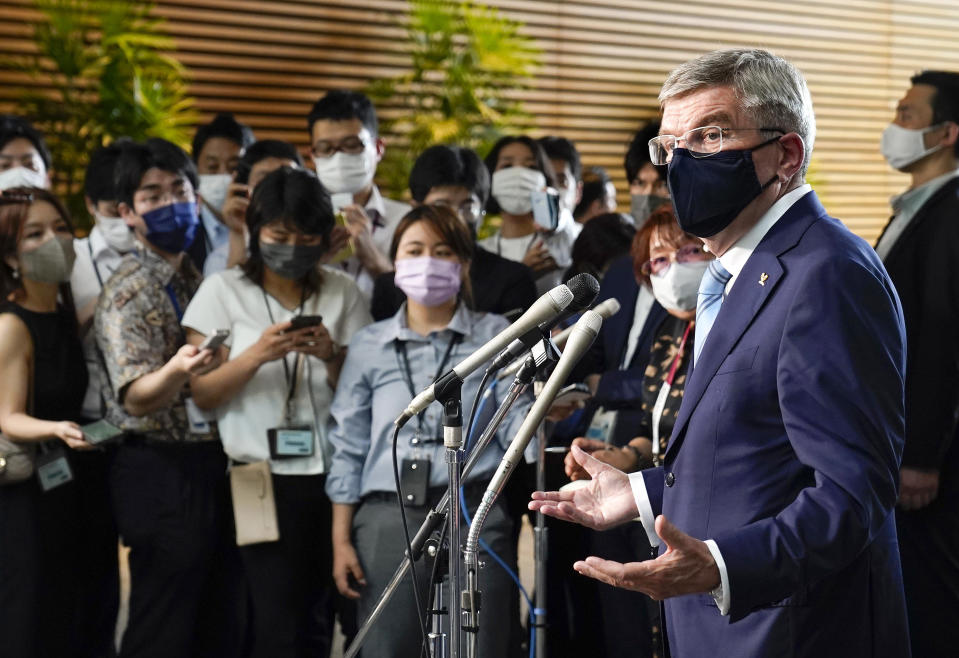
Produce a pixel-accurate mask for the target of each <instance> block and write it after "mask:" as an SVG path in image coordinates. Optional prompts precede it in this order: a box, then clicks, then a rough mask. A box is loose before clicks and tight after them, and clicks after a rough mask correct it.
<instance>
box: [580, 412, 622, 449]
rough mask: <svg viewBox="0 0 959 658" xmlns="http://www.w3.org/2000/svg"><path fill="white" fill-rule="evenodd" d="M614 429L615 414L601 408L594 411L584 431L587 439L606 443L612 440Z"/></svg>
mask: <svg viewBox="0 0 959 658" xmlns="http://www.w3.org/2000/svg"><path fill="white" fill-rule="evenodd" d="M615 427H616V412H615V411H607V410H606V409H604V408H603V407H600V408H599V409H597V410H596V413H594V414H593V418H592V420H590V421H589V429H587V430H586V438H587V439H596V440H597V441H606V442H607V443H608V442H609V441H610V440H611V439H612V438H613V429H614V428H615Z"/></svg>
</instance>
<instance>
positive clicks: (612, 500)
mask: <svg viewBox="0 0 959 658" xmlns="http://www.w3.org/2000/svg"><path fill="white" fill-rule="evenodd" d="M570 453H571V454H572V455H573V459H575V460H576V462H577V463H578V464H579V465H580V466H582V467H583V469H585V470H586V472H587V473H589V475H590V477H591V478H592V479H591V480H590V481H589V485H587V486H585V487H583V488H582V489H576V490H575V491H534V492H533V500H531V501H530V502H529V508H530V509H531V510H533V511H537V510H538V511H540V512H542V513H543V514H545V515H547V516H553V517H556V518H557V519H563V520H564V521H573V522H574V523H579V524H581V525H584V526H586V527H587V528H593V529H595V530H606V529H607V528H612V527H613V526H617V525H619V524H620V523H625V522H626V521H629V520H630V519H635V518H636V517H637V516H638V515H639V511H638V510H637V509H636V499H635V498H633V490H632V488H631V487H630V486H629V477H628V476H627V475H626V474H625V473H623V472H622V471H620V470H617V469H615V468H613V467H612V466H610V465H609V464H604V463H603V462H601V461H599V460H598V459H595V458H594V457H591V456H590V455H589V454H587V453H586V452H585V451H584V450H582V449H580V448H579V446H576V445H574V446H572V447H571V448H570Z"/></svg>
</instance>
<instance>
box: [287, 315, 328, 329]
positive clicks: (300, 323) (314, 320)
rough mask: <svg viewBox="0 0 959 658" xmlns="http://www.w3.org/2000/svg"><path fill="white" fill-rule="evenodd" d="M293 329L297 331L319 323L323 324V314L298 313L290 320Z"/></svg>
mask: <svg viewBox="0 0 959 658" xmlns="http://www.w3.org/2000/svg"><path fill="white" fill-rule="evenodd" d="M290 324H291V325H292V326H291V327H290V330H291V331H296V330H297V329H305V328H306V327H315V326H317V325H320V324H323V316H322V315H298V316H296V317H295V318H293V319H292V320H290Z"/></svg>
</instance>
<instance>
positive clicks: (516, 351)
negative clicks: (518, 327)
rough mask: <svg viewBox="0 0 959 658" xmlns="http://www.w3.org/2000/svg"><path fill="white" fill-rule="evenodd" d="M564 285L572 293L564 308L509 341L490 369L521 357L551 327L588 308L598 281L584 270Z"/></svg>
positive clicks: (596, 290)
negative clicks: (554, 315)
mask: <svg viewBox="0 0 959 658" xmlns="http://www.w3.org/2000/svg"><path fill="white" fill-rule="evenodd" d="M566 286H567V287H568V288H569V289H570V291H571V292H572V293H573V301H571V302H570V303H569V306H567V307H566V310H564V311H563V312H562V313H560V314H559V315H557V316H556V317H554V318H552V319H551V320H549V321H548V322H543V323H541V324H540V325H539V326H538V327H535V328H533V329H531V330H529V331H528V332H526V333H525V334H523V335H522V336H520V337H518V338H517V339H516V340H514V341H513V342H512V343H510V344H509V346H508V347H507V348H506V349H505V350H503V351H502V352H500V353H499V355H497V357H496V359H495V360H494V361H493V363H491V364H490V367H489V369H490V370H491V371H495V370H499V369H500V368H502V367H503V366H505V365H507V364H509V363H512V362H513V361H514V360H515V359H518V358H519V357H521V356H522V355H523V353H524V352H525V351H526V350H528V349H530V348H531V347H533V345H535V344H536V342H537V341H538V340H539V339H540V338H542V337H543V336H548V335H549V332H550V331H551V330H552V328H553V327H555V326H556V325H558V324H559V323H560V322H562V321H563V320H566V319H567V318H569V317H572V316H573V315H575V314H576V313H579V312H580V311H582V310H585V309H587V308H589V305H590V304H592V303H593V300H594V299H596V295H598V294H599V281H597V280H596V277H594V276H593V275H592V274H587V273H586V272H583V273H582V274H577V275H576V276H574V277H572V278H570V280H569V281H567V282H566Z"/></svg>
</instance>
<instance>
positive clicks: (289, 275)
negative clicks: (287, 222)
mask: <svg viewBox="0 0 959 658" xmlns="http://www.w3.org/2000/svg"><path fill="white" fill-rule="evenodd" d="M325 252H326V247H325V246H323V245H302V244H296V245H294V244H274V243H271V242H260V256H261V257H262V258H263V264H264V265H266V266H267V267H268V268H270V269H271V270H273V271H274V272H275V273H276V274H279V275H280V276H281V277H283V278H284V279H294V280H299V279H302V278H303V276H304V275H306V273H307V272H309V271H310V270H311V269H312V268H314V267H316V264H317V263H318V262H319V261H320V258H321V257H322V256H323V254H324V253H325Z"/></svg>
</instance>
